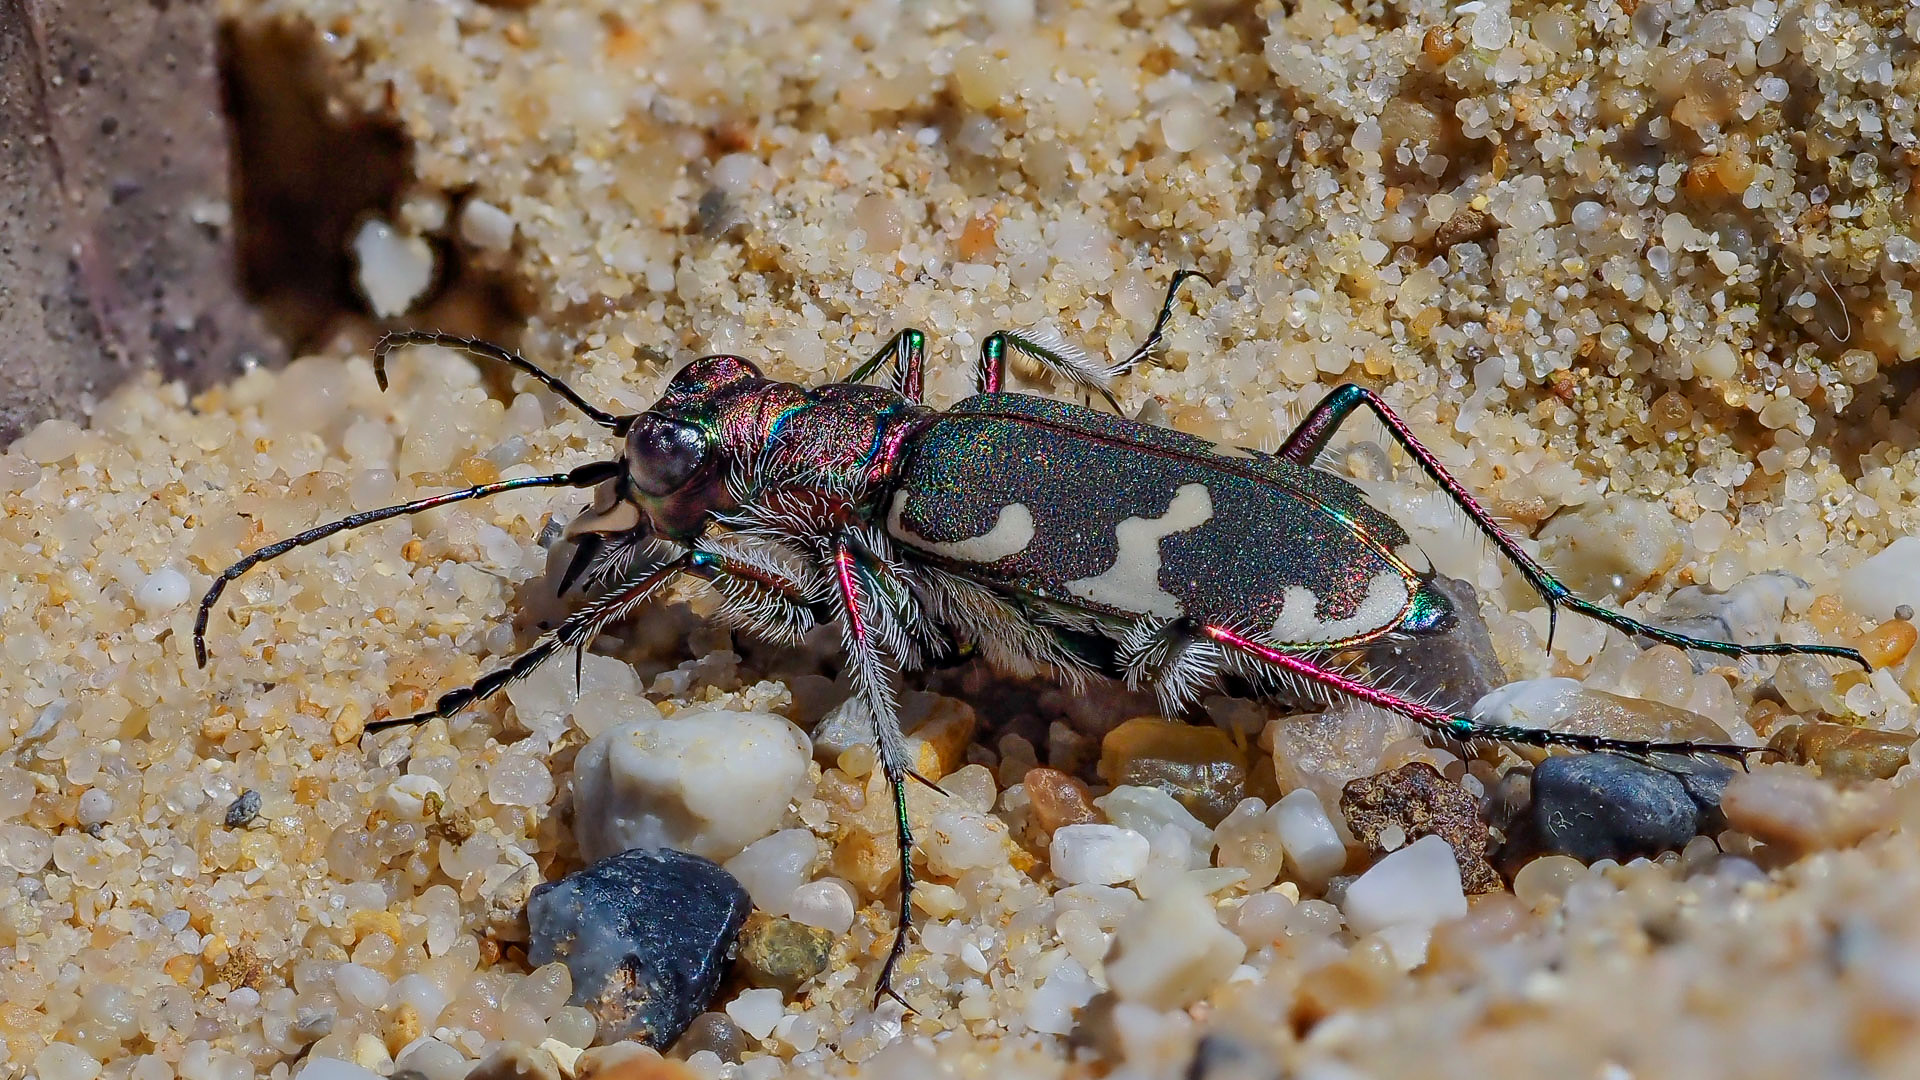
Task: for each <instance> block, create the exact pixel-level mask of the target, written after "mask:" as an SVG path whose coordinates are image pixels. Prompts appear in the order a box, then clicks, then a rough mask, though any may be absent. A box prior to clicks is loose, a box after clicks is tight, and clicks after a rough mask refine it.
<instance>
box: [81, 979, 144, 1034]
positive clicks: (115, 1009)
mask: <svg viewBox="0 0 1920 1080" xmlns="http://www.w3.org/2000/svg"><path fill="white" fill-rule="evenodd" d="M80 1012H81V1015H82V1016H83V1017H85V1019H86V1021H87V1022H88V1023H89V1024H92V1025H94V1026H95V1027H97V1028H98V1029H99V1030H101V1031H103V1032H105V1033H106V1034H108V1035H111V1036H113V1037H115V1038H118V1039H122V1040H125V1039H131V1038H133V1037H134V1036H135V1035H136V1034H138V1033H139V1031H140V1009H139V1006H138V1004H137V1003H136V1002H135V1001H134V999H133V996H132V995H131V994H129V993H127V991H126V990H125V989H123V988H121V987H120V986H117V985H115V984H113V983H97V984H95V985H93V986H90V987H88V988H87V989H86V991H85V992H83V993H82V994H81V995H80Z"/></svg>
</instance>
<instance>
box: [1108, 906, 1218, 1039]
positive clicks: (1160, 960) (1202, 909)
mask: <svg viewBox="0 0 1920 1080" xmlns="http://www.w3.org/2000/svg"><path fill="white" fill-rule="evenodd" d="M1246 954H1247V947H1246V945H1245V944H1244V943H1242V942H1241V940H1240V939H1239V938H1238V937H1236V936H1235V935H1234V934H1233V933H1232V932H1231V931H1229V930H1228V929H1227V928H1226V927H1224V926H1221V925H1220V920H1219V917H1218V916H1217V915H1216V914H1215V911H1214V906H1213V901H1212V900H1210V899H1208V898H1207V896H1206V894H1204V893H1202V892H1201V891H1200V890H1198V889H1195V888H1193V887H1191V886H1188V885H1185V884H1184V883H1183V884H1179V885H1176V886H1175V887H1172V888H1167V889H1163V890H1161V891H1160V892H1157V893H1155V894H1154V896H1153V897H1152V898H1151V899H1149V900H1148V901H1147V902H1146V903H1145V904H1144V905H1142V906H1141V907H1140V909H1139V910H1137V911H1135V912H1134V913H1133V914H1131V915H1129V916H1127V917H1126V919H1124V920H1122V921H1121V923H1120V926H1119V927H1118V929H1116V930H1115V932H1114V941H1113V951H1112V952H1111V953H1110V954H1109V955H1108V956H1107V983H1108V985H1109V986H1111V987H1112V988H1113V992H1114V994H1116V995H1117V996H1118V997H1119V998H1120V1000H1122V1001H1137V1002H1140V1003H1141V1004H1144V1005H1149V1006H1152V1007H1153V1008H1156V1009H1182V1008H1185V1007H1187V1006H1188V1005H1191V1004H1193V1003H1194V1002H1196V1001H1198V1000H1200V999H1201V998H1202V997H1205V996H1206V994H1207V992H1208V991H1210V990H1212V989H1213V988H1214V987H1215V986H1218V985H1219V984H1220V983H1221V982H1222V981H1223V980H1225V979H1226V977H1227V976H1228V975H1230V974H1232V973H1233V970H1234V969H1235V968H1237V967H1239V966H1240V961H1241V959H1243V958H1244V957H1245V956H1246Z"/></svg>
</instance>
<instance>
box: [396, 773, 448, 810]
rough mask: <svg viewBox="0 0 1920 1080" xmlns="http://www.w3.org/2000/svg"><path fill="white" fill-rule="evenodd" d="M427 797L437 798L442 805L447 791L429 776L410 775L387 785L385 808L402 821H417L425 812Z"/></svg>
mask: <svg viewBox="0 0 1920 1080" xmlns="http://www.w3.org/2000/svg"><path fill="white" fill-rule="evenodd" d="M429 795H433V796H437V797H438V798H439V799H441V801H442V803H443V804H444V802H445V800H446V797H447V789H446V788H444V787H442V786H441V785H440V782H439V781H438V780H435V779H434V778H433V777H431V776H424V775H412V774H410V775H407V776H403V777H401V778H399V779H398V780H395V781H394V782H393V783H391V784H388V785H387V791H386V800H387V807H388V808H389V809H390V810H392V811H393V814H394V816H395V817H397V818H400V819H401V820H403V821H413V820H418V819H419V818H420V817H421V816H422V815H424V814H425V813H426V812H427V796H429Z"/></svg>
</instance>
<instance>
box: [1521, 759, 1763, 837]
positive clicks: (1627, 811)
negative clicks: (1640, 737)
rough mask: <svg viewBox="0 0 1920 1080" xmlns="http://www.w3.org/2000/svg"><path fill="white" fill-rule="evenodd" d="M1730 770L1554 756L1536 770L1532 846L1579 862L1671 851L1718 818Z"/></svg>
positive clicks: (1692, 764)
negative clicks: (1569, 856)
mask: <svg viewBox="0 0 1920 1080" xmlns="http://www.w3.org/2000/svg"><path fill="white" fill-rule="evenodd" d="M1731 775H1732V772H1731V770H1729V769H1726V768H1725V767H1724V766H1720V765H1716V764H1713V763H1707V762H1684V763H1676V764H1675V766H1674V768H1672V769H1667V768H1661V767H1659V766H1656V765H1651V764H1648V763H1646V762H1642V761H1636V760H1634V759H1632V758H1627V757H1621V756H1620V755H1618V754H1571V755H1555V756H1553V757H1550V758H1548V759H1547V760H1545V761H1543V762H1541V763H1540V765H1539V766H1538V767H1537V768H1535V769H1534V770H1533V807H1532V811H1531V813H1530V815H1529V817H1530V824H1531V825H1532V830H1531V832H1532V836H1531V837H1530V839H1531V841H1532V845H1533V846H1534V847H1535V848H1536V850H1537V851H1540V852H1548V853H1560V854H1564V855H1571V856H1573V857H1574V858H1576V859H1580V860H1582V861H1584V862H1594V861H1596V860H1598V859H1613V860H1616V861H1619V862H1625V861H1627V860H1629V859H1633V858H1637V857H1639V856H1648V857H1652V856H1654V855H1658V854H1660V853H1661V852H1663V851H1676V850H1678V849H1679V848H1681V847H1683V846H1685V845H1686V843H1687V841H1689V840H1691V839H1693V838H1694V837H1695V836H1696V835H1698V834H1699V832H1700V830H1701V828H1702V826H1703V825H1706V826H1708V827H1711V826H1712V825H1713V824H1715V822H1716V821H1718V820H1721V819H1720V818H1719V805H1718V804H1719V795H1720V792H1721V790H1723V789H1724V788H1725V787H1726V782H1727V778H1728V777H1730V776H1731Z"/></svg>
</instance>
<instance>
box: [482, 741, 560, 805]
mask: <svg viewBox="0 0 1920 1080" xmlns="http://www.w3.org/2000/svg"><path fill="white" fill-rule="evenodd" d="M554 790H555V788H554V783H553V774H552V773H551V772H548V771H547V766H546V763H545V762H543V761H537V760H535V759H534V758H532V757H530V756H528V755H526V754H513V753H509V754H502V755H500V758H499V760H497V761H495V762H494V763H493V764H491V765H489V766H487V798H488V799H489V800H490V801H492V802H493V803H494V804H495V805H496V806H545V805H547V804H548V803H550V802H552V801H553V795H554Z"/></svg>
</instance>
